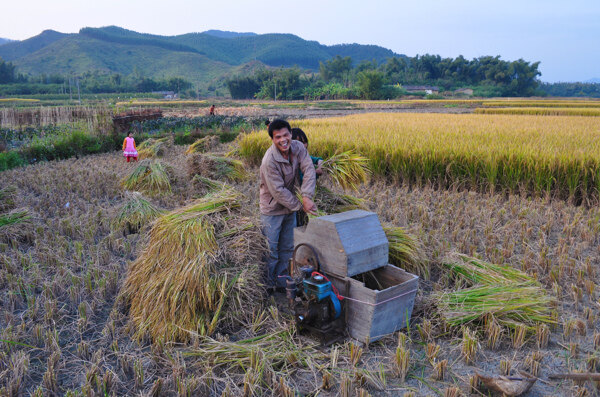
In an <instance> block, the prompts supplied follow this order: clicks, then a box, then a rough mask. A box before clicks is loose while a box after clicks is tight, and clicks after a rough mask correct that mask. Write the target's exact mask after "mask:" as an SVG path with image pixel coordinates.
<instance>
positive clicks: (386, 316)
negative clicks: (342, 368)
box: [331, 264, 419, 342]
mask: <svg viewBox="0 0 600 397" xmlns="http://www.w3.org/2000/svg"><path fill="white" fill-rule="evenodd" d="M357 279H358V280H357ZM331 281H332V282H333V284H334V285H335V286H336V287H337V289H338V290H339V292H340V294H341V295H343V296H346V297H347V298H349V299H345V300H344V305H345V310H346V311H347V313H346V322H347V324H346V325H347V327H348V333H349V334H350V336H351V337H352V338H354V339H356V340H359V341H361V342H366V341H367V339H368V340H369V341H376V340H378V339H380V338H382V337H383V336H385V335H388V334H391V333H393V332H395V331H398V330H400V329H402V328H405V327H406V326H407V325H408V323H409V321H410V316H411V314H412V310H413V306H414V303H415V296H416V294H417V289H418V286H419V277H417V276H415V275H414V274H411V273H408V272H405V271H404V270H402V269H400V268H397V267H396V266H394V265H389V264H388V265H386V266H383V267H380V268H378V269H375V270H372V271H370V272H367V273H364V274H361V275H359V276H355V277H344V278H338V277H335V278H333V277H332V279H331ZM348 289H349V290H348Z"/></svg>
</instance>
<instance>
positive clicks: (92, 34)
mask: <svg viewBox="0 0 600 397" xmlns="http://www.w3.org/2000/svg"><path fill="white" fill-rule="evenodd" d="M133 54H135V55H136V58H135V59H127V60H126V59H125V58H128V57H131V56H132V55H133ZM336 55H341V56H350V57H351V58H352V60H353V61H354V62H355V63H357V64H358V63H360V62H361V61H364V60H368V61H371V60H373V59H375V60H377V61H378V62H384V61H385V60H386V59H387V58H389V57H391V56H397V54H394V52H392V51H391V50H389V49H386V48H383V47H379V46H375V45H359V44H344V45H334V46H326V45H322V44H319V43H318V42H316V41H308V40H304V39H302V38H300V37H298V36H295V35H292V34H260V35H259V34H253V33H235V32H222V31H215V30H210V31H206V32H203V33H188V34H183V35H178V36H159V35H153V34H146V33H138V32H134V31H131V30H127V29H123V28H120V27H117V26H108V27H103V28H83V29H81V30H80V31H79V33H78V34H63V33H59V32H55V31H50V30H47V31H44V32H42V33H41V34H40V35H38V36H35V37H32V38H30V39H27V40H24V41H19V42H12V43H8V44H5V45H2V46H0V58H2V59H4V60H6V61H11V62H13V63H14V64H15V66H16V67H17V68H18V70H19V72H21V73H45V74H53V73H64V72H65V71H69V72H74V73H84V72H87V71H90V70H102V71H107V72H119V73H128V72H131V70H132V69H133V68H136V70H138V71H143V72H145V73H148V74H151V73H154V72H157V73H161V74H162V75H169V74H171V73H172V72H174V70H173V69H178V70H177V72H178V73H179V74H180V75H185V74H186V73H185V72H186V70H187V69H188V67H191V66H192V65H193V64H194V63H195V62H199V63H201V64H202V65H204V68H205V69H207V68H208V69H210V68H213V67H215V68H218V70H219V71H221V72H223V71H226V70H228V69H230V68H231V67H236V66H239V65H243V64H245V63H247V62H250V61H260V62H262V63H264V64H266V65H268V66H275V67H278V66H294V65H297V66H299V67H301V68H303V69H312V70H318V68H319V62H320V61H326V60H328V59H331V58H333V57H335V56H336ZM157 57H160V59H158V58H157ZM182 58H185V59H182ZM155 62H159V63H161V64H163V65H164V64H167V65H169V64H175V63H179V67H175V65H173V66H171V67H167V69H166V70H163V71H162V72H161V71H159V70H155V69H156V68H155V67H153V65H152V63H155ZM182 62H183V64H182ZM224 64H225V65H224Z"/></svg>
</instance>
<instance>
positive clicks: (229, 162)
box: [187, 153, 249, 181]
mask: <svg viewBox="0 0 600 397" xmlns="http://www.w3.org/2000/svg"><path fill="white" fill-rule="evenodd" d="M187 164H188V174H189V176H190V178H192V177H194V176H195V175H201V176H204V177H207V178H211V179H216V180H222V179H227V180H230V181H241V180H244V179H246V178H248V176H249V175H248V172H247V171H246V167H244V163H242V162H241V161H239V160H235V159H232V158H229V157H220V156H213V155H209V154H199V153H196V154H192V155H190V156H189V157H188V160H187Z"/></svg>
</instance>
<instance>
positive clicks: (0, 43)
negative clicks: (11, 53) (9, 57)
mask: <svg viewBox="0 0 600 397" xmlns="http://www.w3.org/2000/svg"><path fill="white" fill-rule="evenodd" d="M11 41H13V40H11V39H5V38H2V37H0V45H3V44H6V43H10V42H11Z"/></svg>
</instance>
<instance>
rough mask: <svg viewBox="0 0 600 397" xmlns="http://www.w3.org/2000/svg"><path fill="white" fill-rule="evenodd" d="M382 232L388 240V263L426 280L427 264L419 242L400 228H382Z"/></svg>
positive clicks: (427, 277)
mask: <svg viewBox="0 0 600 397" xmlns="http://www.w3.org/2000/svg"><path fill="white" fill-rule="evenodd" d="M383 230H384V232H385V235H386V237H387V239H388V244H389V260H390V263H391V264H392V265H394V266H397V267H399V268H402V269H404V270H406V271H407V272H410V273H414V274H416V275H418V276H419V277H421V278H423V279H424V280H428V279H429V262H428V261H427V258H426V256H425V253H424V250H423V246H422V245H421V243H420V242H419V240H417V238H416V237H414V236H413V235H411V234H410V233H408V232H406V231H405V230H404V229H403V228H401V227H391V226H384V228H383Z"/></svg>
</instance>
